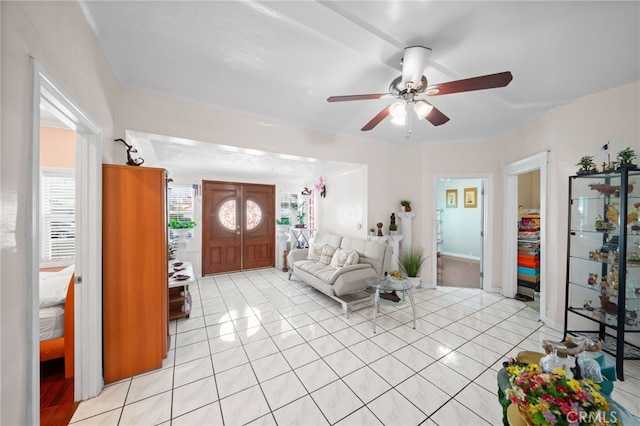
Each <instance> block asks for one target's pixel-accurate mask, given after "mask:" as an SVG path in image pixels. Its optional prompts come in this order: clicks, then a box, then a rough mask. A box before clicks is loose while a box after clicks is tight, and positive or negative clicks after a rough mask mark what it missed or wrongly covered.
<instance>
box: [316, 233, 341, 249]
mask: <svg viewBox="0 0 640 426" xmlns="http://www.w3.org/2000/svg"><path fill="white" fill-rule="evenodd" d="M313 242H315V243H326V244H329V245H330V246H333V247H340V243H341V242H342V237H341V236H339V235H335V234H329V233H327V232H319V231H318V232H316V234H315V235H314V237H313Z"/></svg>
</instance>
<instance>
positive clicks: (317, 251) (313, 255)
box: [307, 242, 326, 260]
mask: <svg viewBox="0 0 640 426" xmlns="http://www.w3.org/2000/svg"><path fill="white" fill-rule="evenodd" d="M325 245H326V244H324V243H315V242H314V243H311V244H309V253H307V259H309V260H319V259H320V256H321V255H322V249H323V248H324V246H325Z"/></svg>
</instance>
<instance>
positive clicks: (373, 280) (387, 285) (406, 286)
mask: <svg viewBox="0 0 640 426" xmlns="http://www.w3.org/2000/svg"><path fill="white" fill-rule="evenodd" d="M365 283H366V284H367V286H369V287H371V288H372V289H375V293H374V295H373V305H374V306H373V332H374V333H375V332H376V316H377V314H378V313H379V312H380V303H382V304H384V305H390V306H400V305H403V304H404V303H405V302H406V300H407V299H409V301H410V302H411V310H412V311H413V328H414V329H415V328H416V305H415V303H414V302H413V296H412V295H411V290H412V289H413V284H412V283H411V282H409V280H398V279H395V278H390V277H381V276H375V277H369V278H367V279H366V280H365ZM394 291H395V292H400V293H402V297H399V296H397V295H396V298H397V299H398V300H396V301H394V300H390V299H391V297H388V298H385V297H381V296H380V293H382V294H384V293H390V292H394Z"/></svg>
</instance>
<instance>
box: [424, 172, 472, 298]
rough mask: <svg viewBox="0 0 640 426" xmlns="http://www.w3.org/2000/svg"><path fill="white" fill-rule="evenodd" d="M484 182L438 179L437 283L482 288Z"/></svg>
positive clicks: (466, 179) (467, 179)
mask: <svg viewBox="0 0 640 426" xmlns="http://www.w3.org/2000/svg"><path fill="white" fill-rule="evenodd" d="M483 193H484V185H483V180H482V179H478V178H443V177H441V178H438V179H437V182H436V212H437V214H436V220H437V223H436V228H435V229H436V234H437V235H436V242H437V246H436V247H437V250H436V281H435V282H436V285H438V286H451V287H467V288H482V286H483V283H482V281H483V262H482V257H483V243H484V241H483V240H484V238H483V223H484V218H483V216H484V215H483V211H484V197H483Z"/></svg>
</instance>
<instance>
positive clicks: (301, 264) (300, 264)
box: [293, 260, 337, 284]
mask: <svg viewBox="0 0 640 426" xmlns="http://www.w3.org/2000/svg"><path fill="white" fill-rule="evenodd" d="M293 266H294V267H296V268H298V269H300V270H301V271H305V272H308V273H309V274H311V275H313V276H315V277H317V278H318V279H320V280H322V281H324V282H326V283H327V284H333V283H334V282H335V280H336V278H337V276H336V274H335V273H336V268H332V267H331V266H328V265H325V264H324V263H320V262H317V261H315V260H299V261H297V262H295V263H294V264H293Z"/></svg>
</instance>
